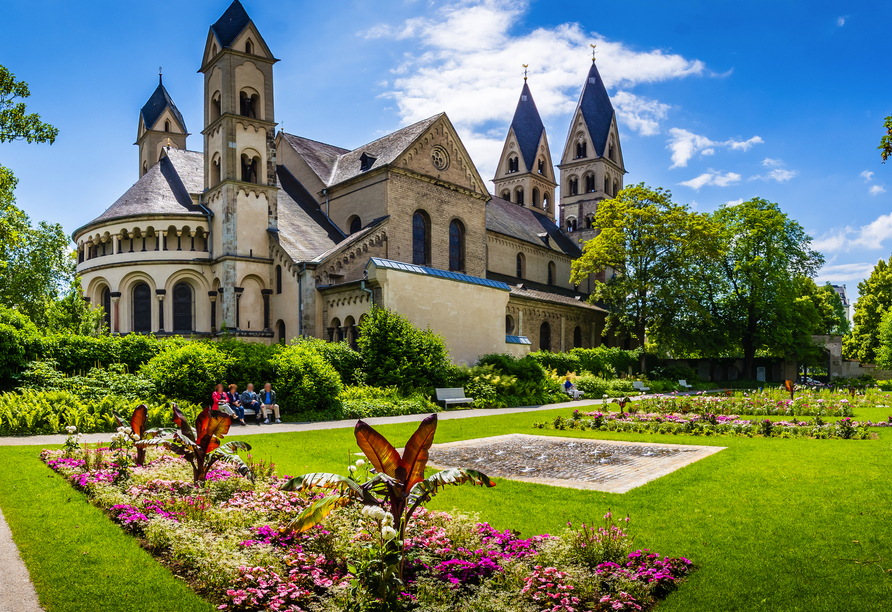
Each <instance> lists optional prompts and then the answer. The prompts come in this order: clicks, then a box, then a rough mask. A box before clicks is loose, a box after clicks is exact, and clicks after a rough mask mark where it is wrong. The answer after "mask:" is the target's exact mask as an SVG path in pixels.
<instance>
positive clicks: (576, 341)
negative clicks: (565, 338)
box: [573, 325, 582, 348]
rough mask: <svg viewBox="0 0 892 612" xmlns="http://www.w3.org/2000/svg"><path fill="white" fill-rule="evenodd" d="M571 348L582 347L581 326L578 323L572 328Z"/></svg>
mask: <svg viewBox="0 0 892 612" xmlns="http://www.w3.org/2000/svg"><path fill="white" fill-rule="evenodd" d="M573 348H582V328H581V327H579V326H578V325H577V326H576V329H574V330H573Z"/></svg>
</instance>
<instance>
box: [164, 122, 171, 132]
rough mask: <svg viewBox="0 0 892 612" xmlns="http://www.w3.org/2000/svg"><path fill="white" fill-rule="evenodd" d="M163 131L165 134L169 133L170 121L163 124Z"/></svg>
mask: <svg viewBox="0 0 892 612" xmlns="http://www.w3.org/2000/svg"><path fill="white" fill-rule="evenodd" d="M164 131H165V132H169V131H170V121H165V122H164Z"/></svg>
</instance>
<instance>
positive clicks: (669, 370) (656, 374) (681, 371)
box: [648, 365, 700, 385]
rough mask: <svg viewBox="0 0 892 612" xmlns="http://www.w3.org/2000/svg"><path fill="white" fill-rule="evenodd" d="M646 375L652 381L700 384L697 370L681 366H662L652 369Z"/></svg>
mask: <svg viewBox="0 0 892 612" xmlns="http://www.w3.org/2000/svg"><path fill="white" fill-rule="evenodd" d="M648 375H649V376H650V378H652V379H654V380H669V381H673V382H676V383H677V382H678V381H679V380H684V381H686V382H687V383H688V384H689V385H693V384H694V383H697V382H700V377H699V376H698V375H697V370H695V369H694V368H689V367H687V366H683V365H664V366H658V367H656V368H654V369H652V370H651V371H650V372H649V373H648Z"/></svg>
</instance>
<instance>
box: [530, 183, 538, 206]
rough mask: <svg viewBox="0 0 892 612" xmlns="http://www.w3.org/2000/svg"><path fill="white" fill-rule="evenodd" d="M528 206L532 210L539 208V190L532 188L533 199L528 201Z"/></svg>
mask: <svg viewBox="0 0 892 612" xmlns="http://www.w3.org/2000/svg"><path fill="white" fill-rule="evenodd" d="M530 204H531V205H532V207H533V208H538V207H539V188H538V187H533V199H532V200H530Z"/></svg>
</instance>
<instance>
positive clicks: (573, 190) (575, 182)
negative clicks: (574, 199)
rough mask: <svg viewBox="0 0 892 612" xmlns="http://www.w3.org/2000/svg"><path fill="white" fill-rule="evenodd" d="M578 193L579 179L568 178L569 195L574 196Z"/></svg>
mask: <svg viewBox="0 0 892 612" xmlns="http://www.w3.org/2000/svg"><path fill="white" fill-rule="evenodd" d="M578 194H579V179H576V178H571V179H570V195H571V196H575V195H578Z"/></svg>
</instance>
